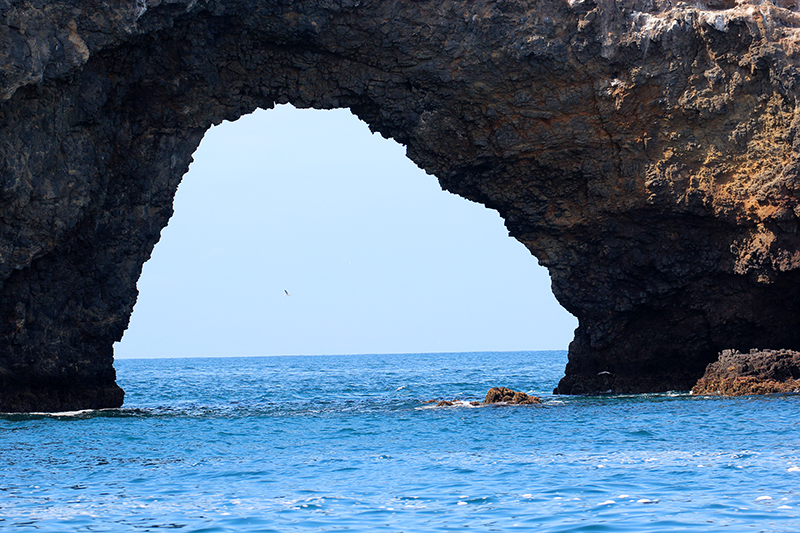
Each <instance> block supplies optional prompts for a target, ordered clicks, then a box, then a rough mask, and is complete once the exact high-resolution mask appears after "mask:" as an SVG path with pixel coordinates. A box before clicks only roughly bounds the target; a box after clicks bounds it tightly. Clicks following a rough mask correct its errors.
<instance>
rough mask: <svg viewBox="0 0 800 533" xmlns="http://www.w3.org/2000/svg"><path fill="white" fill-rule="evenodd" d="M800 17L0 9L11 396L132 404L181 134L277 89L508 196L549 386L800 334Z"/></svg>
mask: <svg viewBox="0 0 800 533" xmlns="http://www.w3.org/2000/svg"><path fill="white" fill-rule="evenodd" d="M796 11H797V6H796V5H795V3H794V2H790V3H784V4H780V5H776V4H772V3H769V2H765V3H763V4H758V3H752V4H751V3H740V4H739V3H736V2H731V1H730V0H712V1H710V2H707V3H705V4H702V5H699V4H690V3H684V2H670V1H659V0H655V1H645V0H641V1H637V0H632V1H626V0H622V1H617V2H612V1H610V0H602V1H601V2H592V1H591V0H585V1H582V2H580V1H572V2H565V1H563V0H541V1H538V2H526V1H516V0H515V1H493V2H487V1H482V0H475V1H470V2H460V1H448V0H443V1H439V0H437V1H435V2H433V1H416V0H380V1H377V0H339V1H327V0H322V1H319V0H315V1H313V2H311V1H306V2H304V1H292V0H286V1H281V2H275V1H270V2H267V1H258V0H230V1H204V0H148V1H145V0H134V1H125V2H123V1H113V0H112V1H107V2H96V1H93V0H83V1H81V0H73V1H70V2H65V1H47V2H45V1H41V2H22V1H18V0H6V1H5V2H0V54H1V55H0V57H2V58H3V61H2V62H0V98H2V103H0V153H1V154H2V157H0V217H1V218H0V290H1V291H2V297H1V298H0V317H2V320H0V410H4V411H13V410H63V409H77V408H88V407H108V406H116V405H120V404H121V402H122V398H123V394H122V391H121V390H120V389H119V387H117V385H116V384H115V374H114V369H113V366H112V362H113V353H112V345H113V342H114V341H116V340H118V339H119V338H120V337H121V336H122V333H123V331H124V329H125V327H126V326H127V323H128V318H129V316H130V313H131V310H132V308H133V304H134V302H135V300H136V295H137V293H136V280H137V278H138V276H139V274H140V271H141V266H142V263H143V262H144V261H145V260H146V259H147V258H148V257H149V255H150V252H151V251H152V249H153V246H154V244H155V243H156V241H157V240H158V238H159V232H160V230H161V228H163V227H164V225H165V224H166V223H167V220H168V219H169V217H170V215H171V213H172V198H173V195H174V192H175V189H176V187H177V185H178V183H179V181H180V179H181V176H182V175H183V174H184V173H185V172H186V170H187V168H188V165H189V163H190V161H191V154H192V152H193V151H194V150H195V148H196V147H197V145H198V143H199V141H200V139H201V137H202V135H203V133H204V132H205V130H206V129H207V128H208V127H209V126H210V125H212V124H216V123H219V122H220V121H221V120H223V119H229V120H234V119H236V118H237V117H239V116H241V115H242V114H244V113H247V112H250V111H252V110H254V109H255V108H258V107H261V108H269V107H272V106H273V105H274V104H275V103H286V102H291V103H292V104H294V105H295V106H297V107H316V108H334V107H349V108H350V109H352V110H353V112H355V113H356V114H357V115H358V116H359V117H360V118H362V119H363V120H365V121H366V122H367V123H368V124H369V125H370V127H371V128H372V129H373V130H376V131H379V132H381V133H382V134H383V135H385V136H387V137H392V138H394V139H396V140H397V141H399V142H401V143H403V144H405V145H406V146H407V148H408V155H409V157H410V158H411V159H412V160H414V161H415V162H416V163H417V164H418V165H419V166H420V167H422V168H424V169H425V170H427V171H428V172H430V173H432V174H435V175H436V176H437V177H438V178H439V181H440V183H441V185H442V187H444V188H445V189H447V190H449V191H452V192H454V193H457V194H460V195H462V196H464V197H466V198H469V199H471V200H474V201H477V202H481V203H483V204H485V205H487V206H488V207H491V208H493V209H496V210H497V211H499V213H500V214H501V215H502V217H503V218H504V219H505V221H506V225H507V227H508V229H509V232H510V234H511V235H512V236H514V237H515V238H517V239H519V240H520V241H521V242H523V243H524V244H525V245H526V246H527V247H528V248H529V249H530V251H531V252H532V253H533V254H534V255H535V256H536V257H537V258H538V259H539V261H540V263H542V264H543V265H545V266H546V267H547V268H548V269H549V270H550V274H551V276H552V281H553V291H554V292H555V295H556V297H557V298H558V299H559V301H560V302H561V303H562V304H563V305H564V307H566V308H567V309H568V310H569V311H570V312H571V313H573V314H574V315H576V316H577V317H578V319H579V324H580V325H579V327H578V329H577V330H576V334H575V340H574V341H573V342H572V344H571V345H570V359H569V364H568V366H567V369H566V376H565V377H564V379H563V380H562V381H561V383H560V384H559V387H558V389H557V391H558V392H561V393H592V392H598V391H600V392H602V391H607V390H611V391H616V392H641V391H660V390H667V389H689V388H691V386H692V385H693V384H694V382H695V381H696V380H697V378H698V377H700V376H701V375H702V374H703V370H704V369H705V367H706V365H707V364H708V363H709V362H710V361H712V360H713V359H714V358H715V355H716V354H717V353H718V352H719V351H720V350H722V349H726V348H733V349H739V350H748V349H749V348H751V347H759V348H763V347H773V348H792V349H800V328H799V327H798V325H800V322H799V321H798V317H799V316H800V273H799V272H800V246H799V245H800V237H799V236H798V216H800V206H798V197H799V196H800V178H798V169H800V165H799V164H798V160H797V157H798V156H797V154H798V143H800V139H798V137H797V130H798V125H799V124H800V121H798V119H797V92H798V83H800V73H799V72H798V68H797V66H798V58H797V50H798V47H797V44H796V41H797V39H798V36H800V30H799V29H798V28H800V14H798V13H796ZM221 186H224V183H223V182H222V181H221ZM465 290H469V287H465ZM531 305H532V306H535V305H536V302H531Z"/></svg>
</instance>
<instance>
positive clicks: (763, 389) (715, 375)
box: [692, 350, 800, 396]
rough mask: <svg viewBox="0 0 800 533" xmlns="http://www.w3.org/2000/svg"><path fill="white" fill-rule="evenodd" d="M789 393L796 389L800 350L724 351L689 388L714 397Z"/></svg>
mask: <svg viewBox="0 0 800 533" xmlns="http://www.w3.org/2000/svg"><path fill="white" fill-rule="evenodd" d="M791 392H800V352H795V351H792V350H751V351H750V353H746V354H745V353H740V352H738V351H735V350H725V351H723V352H722V353H721V354H720V356H719V359H718V360H717V361H715V362H713V363H711V364H709V365H708V367H707V368H706V373H705V375H703V377H702V378H700V379H699V380H698V381H697V384H696V385H695V386H694V387H693V388H692V393H693V394H698V395H701V394H706V395H716V396H745V395H749V394H776V393H791Z"/></svg>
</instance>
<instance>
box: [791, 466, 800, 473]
mask: <svg viewBox="0 0 800 533" xmlns="http://www.w3.org/2000/svg"><path fill="white" fill-rule="evenodd" d="M789 472H800V467H798V466H790V467H789Z"/></svg>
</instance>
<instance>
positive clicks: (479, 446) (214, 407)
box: [0, 352, 800, 533]
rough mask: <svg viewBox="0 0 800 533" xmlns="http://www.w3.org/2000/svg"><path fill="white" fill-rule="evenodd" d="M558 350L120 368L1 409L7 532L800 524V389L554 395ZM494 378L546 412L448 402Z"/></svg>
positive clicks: (0, 482) (0, 479) (754, 527)
mask: <svg viewBox="0 0 800 533" xmlns="http://www.w3.org/2000/svg"><path fill="white" fill-rule="evenodd" d="M565 362H566V354H565V353H564V352H514V353H459V354H422V355H363V356H330V357H263V358H235V359H213V358H208V359H160V360H122V361H118V362H117V369H118V377H119V383H120V385H121V386H122V387H123V388H124V389H125V390H126V393H127V396H126V402H125V407H124V408H122V409H114V410H103V411H94V412H81V413H64V414H50V415H25V416H23V415H3V416H0V454H1V455H0V457H2V459H0V465H2V468H0V531H28V530H30V531H45V532H50V531H52V532H65V531H87V532H88V531H92V532H104V531H109V532H111V531H113V532H126V531H163V530H165V529H179V530H181V531H185V532H189V531H197V532H200V531H203V532H262V531H264V532H265V531H280V532H287V531H288V532H291V531H405V532H419V531H462V530H472V531H537V532H538V531H542V532H567V531H573V532H579V531H580V532H626V531H635V532H645V531H647V532H649V531H665V532H666V531H670V532H672V531H727V532H738V531H770V532H792V533H796V532H798V531H800V495H798V489H800V415H799V413H798V408H800V397H798V396H771V397H760V398H756V397H752V398H742V399H711V398H698V397H692V396H690V395H688V394H684V393H674V394H660V395H638V396H615V397H594V398H585V397H561V396H552V395H551V394H550V391H552V389H553V387H554V386H555V384H556V382H557V380H558V378H559V377H560V376H561V374H562V372H563V368H564V364H565ZM495 385H501V386H507V387H511V388H514V389H516V390H523V391H526V392H529V393H531V392H532V393H534V394H537V395H540V396H541V397H542V398H543V400H544V404H543V405H539V406H516V407H513V406H508V407H469V406H465V405H461V406H454V407H446V408H444V407H443V408H435V407H433V406H432V405H431V404H426V403H424V402H425V401H426V400H430V399H434V398H436V399H451V400H452V399H463V400H471V399H481V398H482V397H483V395H484V394H485V393H486V390H487V389H488V388H490V387H491V386H495Z"/></svg>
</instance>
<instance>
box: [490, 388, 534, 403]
mask: <svg viewBox="0 0 800 533" xmlns="http://www.w3.org/2000/svg"><path fill="white" fill-rule="evenodd" d="M483 403H486V404H493V403H504V404H511V405H533V404H539V403H542V400H541V398H539V397H537V396H528V395H527V394H525V393H524V392H518V391H513V390H511V389H507V388H505V387H492V388H491V389H489V391H488V392H487V393H486V397H485V398H484V399H483Z"/></svg>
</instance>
